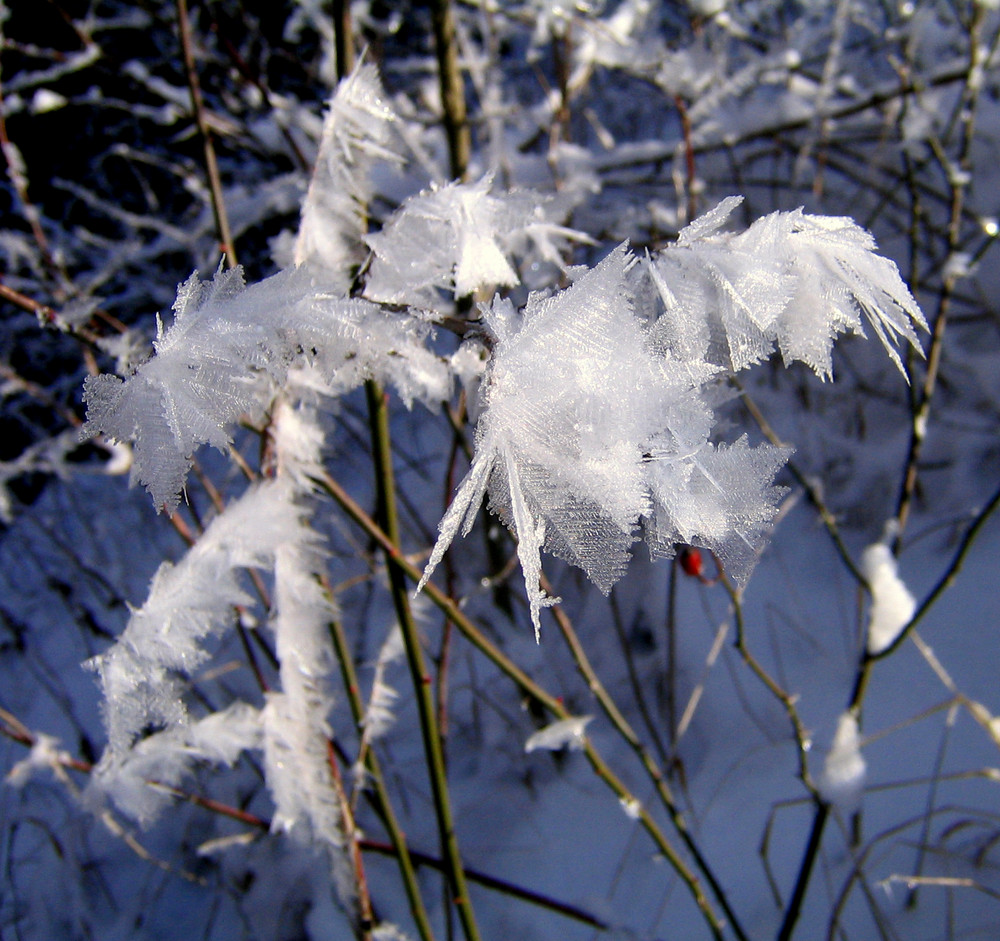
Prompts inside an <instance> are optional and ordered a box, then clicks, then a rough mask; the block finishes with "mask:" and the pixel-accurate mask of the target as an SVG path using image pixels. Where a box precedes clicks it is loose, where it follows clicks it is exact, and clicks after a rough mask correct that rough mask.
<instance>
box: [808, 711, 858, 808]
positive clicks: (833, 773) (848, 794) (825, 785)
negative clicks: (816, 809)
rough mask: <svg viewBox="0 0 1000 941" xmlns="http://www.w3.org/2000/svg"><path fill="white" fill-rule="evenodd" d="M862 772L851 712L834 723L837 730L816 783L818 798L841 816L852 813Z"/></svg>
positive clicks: (856, 800) (856, 735)
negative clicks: (839, 812)
mask: <svg viewBox="0 0 1000 941" xmlns="http://www.w3.org/2000/svg"><path fill="white" fill-rule="evenodd" d="M865 772H866V766H865V759H864V756H862V754H861V736H860V735H859V733H858V720H857V717H856V716H855V715H854V714H853V713H850V712H845V713H843V714H842V715H841V716H840V718H839V719H838V720H837V731H836V732H835V733H834V736H833V742H832V744H831V745H830V750H829V751H828V752H827V753H826V758H825V759H824V761H823V771H822V773H821V774H820V776H819V780H818V781H817V785H818V787H819V793H820V797H822V798H823V800H825V801H826V802H827V803H829V804H833V805H834V806H836V807H838V808H839V809H840V810H841V811H842V812H843V813H845V814H852V813H854V812H855V811H856V810H857V809H858V807H860V805H861V797H862V794H863V793H864V787H865Z"/></svg>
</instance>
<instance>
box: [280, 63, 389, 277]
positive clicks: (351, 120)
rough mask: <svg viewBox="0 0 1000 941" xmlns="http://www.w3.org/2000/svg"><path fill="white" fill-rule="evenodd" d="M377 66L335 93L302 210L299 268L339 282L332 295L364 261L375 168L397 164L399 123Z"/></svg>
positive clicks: (368, 67) (356, 75)
mask: <svg viewBox="0 0 1000 941" xmlns="http://www.w3.org/2000/svg"><path fill="white" fill-rule="evenodd" d="M384 99H385V93H384V91H383V90H382V83H381V81H380V80H379V77H378V71H377V70H376V68H375V66H374V65H370V64H362V65H359V66H358V67H357V68H356V69H355V70H354V71H353V72H352V73H351V74H350V75H349V76H347V78H345V79H344V80H343V81H342V82H341V83H340V85H339V86H338V88H337V91H336V93H335V94H334V96H333V99H332V100H331V102H330V108H329V111H328V112H327V115H326V120H325V121H324V124H323V137H322V140H321V142H320V148H319V156H318V157H317V160H316V169H315V171H314V172H313V176H312V180H311V182H310V184H309V191H308V193H307V194H306V198H305V201H304V202H303V204H302V221H301V223H300V225H299V233H298V238H297V240H296V244H295V264H296V265H301V264H310V265H316V266H318V267H319V268H321V269H322V270H323V271H324V272H325V273H327V274H328V275H330V276H335V277H336V281H335V282H334V283H331V285H330V287H331V289H336V290H339V291H342V292H344V293H346V292H347V290H348V289H349V287H350V272H351V268H352V266H356V265H358V264H359V263H360V262H361V261H362V260H363V258H364V241H363V239H364V234H365V228H366V226H367V206H368V204H369V203H370V202H371V199H372V196H373V194H374V189H373V187H372V185H371V168H372V167H373V166H374V164H376V163H377V162H383V161H385V162H390V163H397V162H400V161H401V159H402V158H401V157H400V155H399V154H398V153H397V151H396V150H395V149H394V148H393V147H392V138H391V128H392V122H393V121H395V119H396V117H395V114H394V113H393V111H392V109H391V108H389V106H388V105H387V104H386V103H385V100H384Z"/></svg>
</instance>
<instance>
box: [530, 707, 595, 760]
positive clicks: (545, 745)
mask: <svg viewBox="0 0 1000 941" xmlns="http://www.w3.org/2000/svg"><path fill="white" fill-rule="evenodd" d="M593 718H594V717H593V716H570V717H569V718H568V719H560V720H559V721H558V722H553V723H551V724H550V725H547V726H545V728H543V729H539V730H538V731H537V732H535V733H534V734H533V735H530V736H529V737H528V740H527V741H526V742H525V743H524V750H525V751H526V752H533V751H537V750H538V749H544V750H545V751H559V749H560V748H569V749H572V750H574V751H579V750H580V749H581V748H583V737H584V734H585V733H586V730H587V726H588V725H589V724H590V722H591V721H592V720H593Z"/></svg>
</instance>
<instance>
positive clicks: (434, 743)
mask: <svg viewBox="0 0 1000 941" xmlns="http://www.w3.org/2000/svg"><path fill="white" fill-rule="evenodd" d="M365 392H366V395H367V398H368V412H369V419H370V422H371V432H372V444H373V450H374V457H375V480H376V486H377V488H378V494H379V515H380V516H381V518H382V523H383V525H384V528H385V535H386V538H387V539H388V541H389V543H390V545H391V546H392V547H393V550H394V551H395V552H396V553H398V551H399V549H398V547H399V520H398V516H397V513H396V484H395V478H394V475H393V470H392V449H391V443H390V438H389V410H388V407H387V404H386V399H385V395H384V393H383V392H382V390H381V389H380V388H379V386H378V384H377V383H376V382H374V380H369V381H368V382H367V383H366V384H365ZM383 548H385V547H383ZM387 556H388V557H389V558H390V559H391V558H392V557H393V553H390V552H388V550H387ZM388 571H389V587H390V591H391V593H392V600H393V605H394V607H395V609H396V617H397V618H398V620H399V627H400V630H401V631H402V634H403V644H404V647H405V649H406V661H407V664H408V666H409V669H410V678H411V679H412V681H413V691H414V694H415V696H416V700H417V712H418V714H419V716H420V732H421V736H422V737H423V743H424V753H425V756H426V758H427V769H428V772H429V774H430V779H431V790H432V793H433V797H434V812H435V814H436V816H437V822H438V830H439V832H440V835H441V849H442V855H443V857H444V861H445V874H446V876H447V879H448V887H449V891H450V893H451V900H452V903H453V904H454V905H455V907H456V908H457V909H458V915H459V920H460V921H461V923H462V930H463V932H464V933H465V937H466V941H479V929H478V927H477V925H476V919H475V915H474V914H473V911H472V899H471V898H470V897H469V889H468V886H467V884H466V880H465V871H464V869H463V867H462V859H461V855H460V854H459V849H458V837H457V834H456V833H455V823H454V819H453V817H452V812H451V801H450V798H449V796H448V780H447V772H446V769H445V762H444V749H443V746H442V742H441V732H440V728H439V726H438V721H437V712H436V710H435V707H434V696H433V691H432V689H431V678H430V674H429V673H428V672H427V669H426V666H425V664H424V655H423V650H422V649H421V646H420V636H419V632H418V631H417V625H416V622H415V621H414V619H413V611H412V609H411V608H410V599H409V596H408V594H407V591H406V578H405V575H404V573H403V572H402V571H401V570H400V569H399V567H398V566H395V565H390V566H389V567H388Z"/></svg>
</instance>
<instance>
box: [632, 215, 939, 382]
mask: <svg viewBox="0 0 1000 941" xmlns="http://www.w3.org/2000/svg"><path fill="white" fill-rule="evenodd" d="M740 202H741V200H740V199H739V198H738V197H729V198H728V199H725V200H723V201H722V202H721V203H720V204H719V205H718V206H717V207H716V208H715V209H713V210H711V211H710V212H708V213H706V215H705V216H702V217H701V218H700V219H697V220H695V221H694V222H693V223H691V225H689V226H688V227H687V228H686V229H684V230H682V231H681V233H680V235H679V236H678V239H677V242H676V244H675V245H673V246H670V247H669V248H667V249H665V250H664V251H662V252H660V253H659V254H658V255H656V256H655V257H654V258H653V259H652V260H651V262H650V263H649V264H648V265H647V266H646V268H645V271H646V274H647V275H648V277H649V278H650V280H651V282H652V284H653V286H654V287H655V289H656V294H657V295H658V296H659V301H660V304H661V305H662V311H663V312H662V314H661V315H660V316H659V319H658V320H657V324H656V328H655V329H656V332H657V335H658V337H659V339H660V342H661V343H663V345H664V346H666V347H667V348H669V349H672V350H674V351H675V352H676V353H677V354H678V355H679V356H680V357H681V358H688V357H692V356H695V357H705V358H706V359H708V360H709V361H710V362H713V363H717V364H719V365H720V366H724V367H725V368H727V369H731V370H734V371H735V370H740V369H744V368H746V367H747V366H750V365H752V364H754V363H756V362H760V361H761V360H763V359H766V358H767V357H768V356H770V355H771V353H772V352H773V351H774V349H775V348H776V347H777V349H779V350H780V351H781V354H782V357H783V358H784V360H785V362H786V363H788V362H791V361H793V360H800V361H802V362H804V363H806V364H807V365H808V366H810V367H811V368H812V369H813V370H814V371H815V372H816V373H817V374H818V375H819V376H821V377H823V378H829V377H830V375H831V374H832V360H831V352H832V347H833V341H834V340H835V339H836V337H837V336H838V335H839V334H841V333H845V332H848V333H864V327H863V324H862V314H863V315H864V317H865V318H866V319H867V321H868V323H869V325H870V326H871V328H872V329H873V330H874V331H875V333H876V335H877V336H878V338H879V339H880V340H881V342H882V344H883V346H884V347H885V349H886V351H887V352H888V353H889V356H890V357H891V358H892V360H893V362H894V363H895V364H896V365H897V367H898V368H899V369H900V371H902V372H904V375H905V370H904V369H903V364H902V361H901V359H900V357H899V353H898V352H897V350H896V343H897V341H898V340H899V339H900V338H903V339H905V340H906V341H907V342H909V343H910V344H911V345H912V346H913V347H914V348H915V349H917V350H919V349H920V347H919V344H918V341H917V335H916V331H915V327H920V328H922V329H927V323H926V321H925V320H924V316H923V314H922V313H921V311H920V308H919V307H918V306H917V303H916V301H915V300H914V299H913V297H912V295H911V294H910V291H909V289H908V288H907V287H906V285H905V284H904V283H903V280H902V278H901V277H900V276H899V271H898V269H897V268H896V266H895V264H894V263H893V262H891V261H890V260H889V259H887V258H884V257H882V256H880V255H878V254H876V252H875V249H876V245H875V241H874V239H873V238H872V237H871V235H869V233H867V232H866V231H865V230H864V229H862V228H860V227H859V226H858V225H857V224H856V223H855V222H854V221H853V220H852V219H848V218H846V217H834V216H814V215H809V214H807V213H804V212H803V211H802V210H801V209H797V210H795V211H793V212H774V213H771V214H770V215H768V216H765V217H763V218H762V219H758V220H757V221H756V222H754V223H753V225H751V226H750V228H748V229H747V230H746V231H745V232H742V233H739V234H725V233H721V232H720V229H721V227H722V226H723V225H724V224H725V222H726V220H727V218H728V217H729V216H730V214H731V213H732V212H733V210H734V209H735V208H736V207H737V206H738V205H739V203H740ZM654 316H655V314H654Z"/></svg>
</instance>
